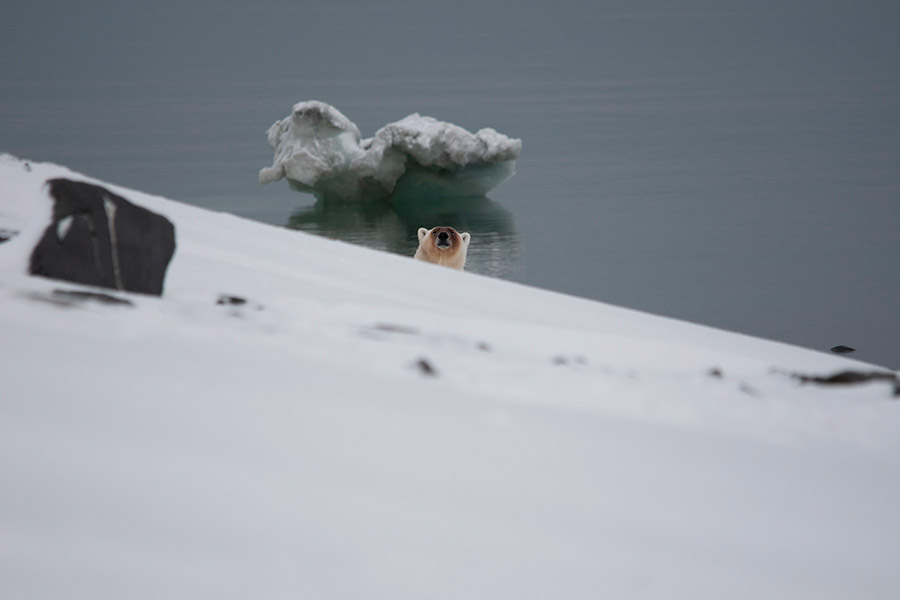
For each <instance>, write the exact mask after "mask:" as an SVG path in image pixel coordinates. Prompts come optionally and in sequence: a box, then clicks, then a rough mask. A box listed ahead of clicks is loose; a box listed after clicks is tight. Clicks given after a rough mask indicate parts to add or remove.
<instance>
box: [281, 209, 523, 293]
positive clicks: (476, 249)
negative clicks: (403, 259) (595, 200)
mask: <svg viewBox="0 0 900 600" xmlns="http://www.w3.org/2000/svg"><path fill="white" fill-rule="evenodd" d="M438 225H445V226H450V227H453V228H454V229H456V230H457V231H460V232H463V231H468V232H469V233H470V234H472V241H471V242H470V243H469V251H468V255H467V259H466V270H467V271H472V272H475V273H481V274H483V275H491V276H493V277H502V278H504V279H515V278H516V275H517V274H518V272H519V249H520V246H519V234H518V232H517V231H516V228H515V224H514V222H513V216H512V213H511V212H510V211H508V210H507V209H506V208H504V207H503V206H501V205H499V204H497V203H496V202H494V201H493V200H491V199H490V198H488V197H486V196H477V197H466V198H446V197H445V198H438V197H428V196H422V195H413V194H395V195H394V196H393V197H391V198H390V199H388V200H356V201H348V200H338V199H331V198H317V199H316V201H315V203H314V204H313V205H312V206H306V207H301V208H298V209H297V210H296V211H295V212H294V213H293V214H292V215H291V217H290V219H289V220H288V223H287V226H288V227H289V228H291V229H299V230H301V231H306V232H308V233H313V234H316V235H321V236H324V237H328V238H332V239H338V240H343V241H346V242H351V243H353V244H359V245H361V246H366V247H368V248H374V249H376V250H384V251H387V252H393V253H395V254H401V255H403V256H409V257H412V255H413V254H415V252H416V248H417V247H418V245H419V241H418V237H417V235H416V232H417V231H418V229H419V227H428V228H429V229H430V228H432V227H435V226H438Z"/></svg>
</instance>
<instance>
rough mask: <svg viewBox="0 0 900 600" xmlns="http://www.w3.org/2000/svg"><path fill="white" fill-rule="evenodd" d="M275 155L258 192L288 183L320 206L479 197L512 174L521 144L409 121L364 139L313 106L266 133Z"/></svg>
mask: <svg viewBox="0 0 900 600" xmlns="http://www.w3.org/2000/svg"><path fill="white" fill-rule="evenodd" d="M267 136H268V141H269V145H270V146H272V149H273V150H274V151H275V156H274V160H273V162H272V166H271V167H266V168H263V169H262V170H260V172H259V182H260V183H261V184H265V183H271V182H273V181H278V180H280V179H287V180H288V183H289V184H290V185H291V186H292V187H293V188H294V189H297V190H299V191H302V192H308V193H312V194H315V195H316V196H317V197H320V198H340V199H360V198H366V199H368V198H373V197H374V198H388V197H390V196H392V195H395V196H396V195H406V196H409V195H418V196H427V197H440V198H454V197H472V196H484V195H485V194H486V193H487V192H488V191H490V190H491V189H493V188H495V187H497V186H498V185H500V184H501V183H503V182H504V181H506V180H507V179H509V178H510V177H512V176H513V175H514V174H515V164H516V159H517V158H518V156H519V152H520V151H521V150H522V141H521V140H519V139H514V138H510V137H507V136H505V135H503V134H501V133H498V132H497V131H495V130H494V129H491V128H485V129H481V130H479V131H478V132H476V133H471V132H469V131H467V130H466V129H463V128H462V127H459V126H458V125H454V124H452V123H447V122H445V121H439V120H437V119H435V118H432V117H427V116H421V115H419V114H418V113H414V114H411V115H409V116H407V117H406V118H404V119H401V120H400V121H397V122H395V123H389V124H387V125H385V126H384V127H382V128H381V129H379V130H378V131H377V132H376V133H375V135H374V136H373V137H371V138H366V139H363V138H362V136H361V134H360V132H359V128H358V127H357V126H356V125H355V124H354V123H353V122H352V121H350V119H348V118H347V117H346V116H344V115H343V114H342V113H341V112H340V111H339V110H338V109H336V108H334V107H333V106H331V105H329V104H326V103H325V102H319V101H316V100H310V101H307V102H300V103H298V104H295V105H294V108H293V111H292V112H291V115H290V116H288V117H285V118H284V119H282V120H280V121H277V122H275V123H274V124H273V125H272V126H271V127H270V128H269V130H268V132H267Z"/></svg>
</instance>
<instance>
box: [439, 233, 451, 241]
mask: <svg viewBox="0 0 900 600" xmlns="http://www.w3.org/2000/svg"><path fill="white" fill-rule="evenodd" d="M449 237H450V234H449V233H447V232H446V231H442V232H440V233H439V234H438V239H439V240H441V241H442V242H446V241H447V239H448V238H449Z"/></svg>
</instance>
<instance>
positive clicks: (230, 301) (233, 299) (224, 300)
mask: <svg viewBox="0 0 900 600" xmlns="http://www.w3.org/2000/svg"><path fill="white" fill-rule="evenodd" d="M216 304H219V305H222V306H225V305H228V306H243V305H244V304H247V299H246V298H241V297H240V296H228V295H226V294H222V295H221V296H219V299H218V300H216Z"/></svg>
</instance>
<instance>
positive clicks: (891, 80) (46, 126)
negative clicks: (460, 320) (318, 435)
mask: <svg viewBox="0 0 900 600" xmlns="http://www.w3.org/2000/svg"><path fill="white" fill-rule="evenodd" d="M76 4H77V3H64V2H56V1H50V2H43V3H32V4H24V3H20V4H17V5H14V6H11V7H7V8H5V9H4V19H3V24H2V25H0V49H2V51H3V55H4V56H6V57H7V59H6V60H4V61H2V62H0V86H2V94H0V149H2V150H3V151H7V152H11V153H14V154H17V155H20V156H23V157H26V158H30V159H34V160H46V161H54V162H59V163H62V164H66V165H68V166H70V167H72V168H74V169H77V170H80V171H83V172H85V173H88V174H90V175H93V176H97V177H100V178H104V179H107V180H110V181H114V182H116V183H121V184H123V185H127V186H131V187H135V188H139V189H142V190H146V191H148V192H155V193H159V194H163V195H166V196H169V197H172V198H175V199H178V200H182V201H185V202H189V203H193V204H196V205H199V206H204V207H207V208H212V209H214V210H220V211H228V212H233V213H235V214H239V215H243V216H246V217H249V218H252V219H257V220H261V221H265V222H269V223H273V224H277V225H280V226H288V227H294V228H298V229H304V230H306V231H311V232H314V233H318V234H321V235H326V236H330V237H337V238H341V239H345V240H348V241H351V242H353V243H359V244H363V245H367V246H372V247H376V248H379V249H382V250H386V251H389V252H397V253H400V254H407V255H411V254H412V251H413V249H414V246H415V243H416V240H415V231H416V229H417V228H418V227H419V226H431V225H433V224H436V223H430V222H423V221H426V220H436V219H441V220H444V221H446V223H441V224H448V225H453V226H454V227H458V228H461V229H465V230H469V231H470V232H471V233H472V234H473V240H472V246H471V250H470V255H469V256H470V258H469V267H470V268H471V269H472V270H473V271H478V272H482V273H485V274H489V275H495V276H500V277H506V278H510V279H514V280H518V281H522V282H525V283H529V284H532V285H537V286H540V287H545V288H549V289H553V290H558V291H562V292H566V293H571V294H577V295H580V296H585V297H589V298H595V299H597V300H601V301H605V302H611V303H614V304H618V305H622V306H627V307H631V308H636V309H641V310H646V311H650V312H654V313H658V314H663V315H670V316H674V317H678V318H683V319H687V320H691V321H695V322H698V323H705V324H709V325H712V326H716V327H722V328H726V329H731V330H735V331H740V332H744V333H749V334H753V335H759V336H763V337H767V338H772V339H776V340H783V341H786V342H790V343H794V344H799V345H803V346H807V347H810V348H816V349H819V350H823V351H827V350H828V348H830V347H831V346H834V345H837V344H846V345H849V346H852V347H855V348H858V352H857V353H856V354H855V355H854V356H858V357H859V358H861V359H864V360H869V361H873V362H876V363H880V364H884V365H888V366H891V367H894V368H897V367H900V344H898V342H897V340H898V339H900V319H898V317H897V307H898V304H900V275H898V271H897V259H898V257H900V236H898V225H900V119H897V118H896V115H897V114H900V78H898V77H897V73H900V45H898V44H897V31H900V5H897V4H896V3H884V2H827V1H826V2H820V1H816V2H812V1H799V2H791V3H783V2H727V1H726V2H721V1H716V2H698V3H691V4H690V7H689V8H685V7H682V6H672V5H671V3H666V2H567V3H563V4H554V3H543V2H505V1H499V2H495V3H479V4H475V3H470V2H455V3H428V2H405V1H396V0H392V1H390V2H377V1H375V2H365V3H363V2H349V3H331V2H324V1H313V2H306V3H292V2H279V1H275V0H265V1H261V2H257V3H253V4H252V5H250V4H247V5H245V4H244V3H238V2H232V1H225V2H218V3H206V2H179V3H173V4H172V5H171V6H166V3H163V4H158V3H157V4H153V5H147V6H137V5H123V6H117V5H116V4H114V3H110V4H108V5H103V4H97V5H92V6H91V8H84V7H80V6H76ZM307 99H319V100H323V101H326V102H329V103H330V104H333V105H334V106H336V107H337V108H338V109H340V110H341V111H342V112H343V113H344V114H346V115H347V116H348V117H349V118H350V119H351V120H353V121H354V122H355V123H356V124H357V125H358V126H359V127H360V129H361V130H362V133H363V135H364V136H370V135H372V134H373V133H374V132H375V130H377V129H378V128H379V127H381V126H382V125H384V124H386V123H388V122H391V121H396V120H399V119H401V118H402V117H404V116H406V115H407V114H409V113H412V112H419V113H422V114H426V115H430V116H433V117H436V118H438V119H442V120H446V121H451V122H453V123H456V124H458V125H461V126H463V127H466V128H467V129H470V130H472V131H474V130H477V129H479V128H481V127H494V128H495V129H497V130H498V131H500V132H502V133H505V134H507V135H510V136H513V137H518V138H521V139H522V140H523V150H522V155H521V157H520V159H519V162H518V167H517V171H518V173H517V175H516V176H515V177H514V178H513V179H511V180H510V181H508V182H507V183H505V184H503V185H502V186H501V187H499V188H497V189H496V190H495V191H493V192H492V193H491V194H490V197H489V198H487V199H484V198H482V199H478V200H477V201H473V202H471V203H468V204H465V205H459V206H425V207H402V208H401V209H399V210H398V209H397V208H395V207H391V206H385V205H374V206H360V205H356V206H352V205H347V206H340V205H338V206H325V205H323V204H321V203H316V202H315V200H314V199H313V198H311V197H309V196H304V195H299V194H296V193H294V192H292V191H291V190H290V189H289V188H288V186H287V185H269V186H266V187H259V186H258V185H257V183H256V174H257V171H258V170H259V168H261V167H263V166H268V165H269V164H271V158H272V156H271V150H270V149H269V148H268V146H267V144H266V141H265V131H266V129H267V128H268V126H269V125H271V124H272V123H273V122H274V121H275V120H277V119H280V118H282V117H284V116H285V115H287V114H288V113H289V111H290V108H291V106H292V105H293V103H295V102H297V101H300V100H307ZM285 259H286V260H290V259H291V257H285Z"/></svg>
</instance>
